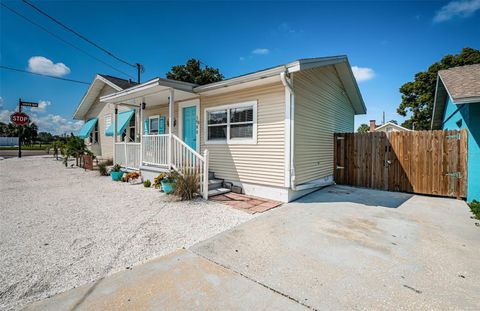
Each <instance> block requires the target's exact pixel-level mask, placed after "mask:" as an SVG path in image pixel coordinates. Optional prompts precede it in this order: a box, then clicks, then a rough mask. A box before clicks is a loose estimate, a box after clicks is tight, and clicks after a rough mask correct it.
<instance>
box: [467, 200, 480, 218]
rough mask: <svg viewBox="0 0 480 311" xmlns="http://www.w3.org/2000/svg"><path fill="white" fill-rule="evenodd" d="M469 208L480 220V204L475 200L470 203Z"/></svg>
mask: <svg viewBox="0 0 480 311" xmlns="http://www.w3.org/2000/svg"><path fill="white" fill-rule="evenodd" d="M468 206H470V210H471V211H472V213H473V214H474V215H475V218H477V219H480V202H478V201H477V200H473V201H472V202H470V203H468Z"/></svg>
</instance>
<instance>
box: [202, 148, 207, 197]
mask: <svg viewBox="0 0 480 311" xmlns="http://www.w3.org/2000/svg"><path fill="white" fill-rule="evenodd" d="M203 198H204V199H205V200H208V149H205V151H204V152H203Z"/></svg>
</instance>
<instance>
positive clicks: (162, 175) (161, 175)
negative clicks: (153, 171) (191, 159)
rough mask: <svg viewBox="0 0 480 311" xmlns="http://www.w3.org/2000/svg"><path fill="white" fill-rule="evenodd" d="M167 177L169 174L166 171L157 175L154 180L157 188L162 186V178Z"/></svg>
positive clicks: (154, 185)
mask: <svg viewBox="0 0 480 311" xmlns="http://www.w3.org/2000/svg"><path fill="white" fill-rule="evenodd" d="M165 177H167V174H166V173H160V175H158V176H157V177H155V179H154V180H153V187H154V188H155V189H158V188H160V186H161V185H162V183H161V182H162V180H163V179H164V178H165Z"/></svg>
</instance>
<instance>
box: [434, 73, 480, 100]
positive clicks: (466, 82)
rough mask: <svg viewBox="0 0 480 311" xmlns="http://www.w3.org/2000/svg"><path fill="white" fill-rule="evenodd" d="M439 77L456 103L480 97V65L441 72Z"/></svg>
mask: <svg viewBox="0 0 480 311" xmlns="http://www.w3.org/2000/svg"><path fill="white" fill-rule="evenodd" d="M438 75H439V76H440V78H441V79H442V82H443V84H444V85H445V88H446V89H447V91H448V94H449V95H450V96H451V97H452V100H453V101H454V102H456V103H457V102H462V101H465V100H468V99H470V98H478V97H480V64H476V65H467V66H461V67H454V68H450V69H447V70H440V71H439V72H438Z"/></svg>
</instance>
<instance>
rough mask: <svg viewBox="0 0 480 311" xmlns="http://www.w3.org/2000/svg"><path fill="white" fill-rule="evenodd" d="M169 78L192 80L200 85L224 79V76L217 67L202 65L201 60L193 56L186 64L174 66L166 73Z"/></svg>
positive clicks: (191, 81)
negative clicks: (203, 66)
mask: <svg viewBox="0 0 480 311" xmlns="http://www.w3.org/2000/svg"><path fill="white" fill-rule="evenodd" d="M166 77H167V79H172V80H177V81H183V82H190V83H195V84H199V85H203V84H208V83H212V82H218V81H222V80H223V78H224V76H223V75H222V74H221V73H220V71H219V70H218V69H217V68H213V67H210V66H207V65H205V68H202V67H201V64H200V60H198V59H195V58H191V59H189V60H188V61H187V63H186V64H185V65H177V66H173V67H172V68H171V69H170V71H169V72H167V74H166Z"/></svg>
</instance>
